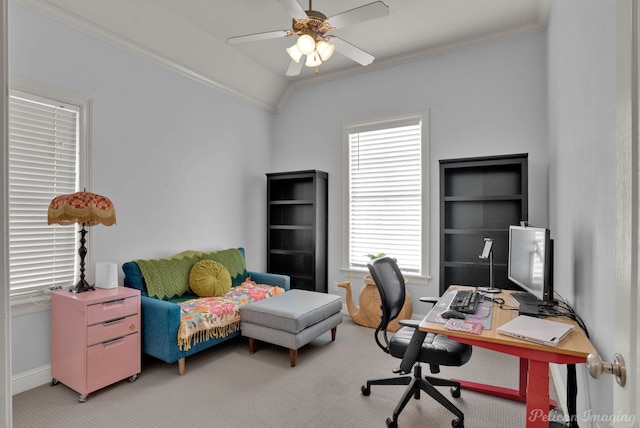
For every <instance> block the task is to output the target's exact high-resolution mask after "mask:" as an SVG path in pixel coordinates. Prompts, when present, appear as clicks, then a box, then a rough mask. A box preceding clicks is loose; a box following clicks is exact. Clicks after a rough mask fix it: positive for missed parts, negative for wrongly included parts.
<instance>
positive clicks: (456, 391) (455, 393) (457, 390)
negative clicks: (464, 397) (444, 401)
mask: <svg viewBox="0 0 640 428" xmlns="http://www.w3.org/2000/svg"><path fill="white" fill-rule="evenodd" d="M451 396H452V397H453V398H460V388H455V387H451Z"/></svg>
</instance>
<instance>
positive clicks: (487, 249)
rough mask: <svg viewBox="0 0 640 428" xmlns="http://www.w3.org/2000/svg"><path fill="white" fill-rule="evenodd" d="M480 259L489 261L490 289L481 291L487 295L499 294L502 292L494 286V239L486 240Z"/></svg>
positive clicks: (485, 288)
mask: <svg viewBox="0 0 640 428" xmlns="http://www.w3.org/2000/svg"><path fill="white" fill-rule="evenodd" d="M479 257H480V258H481V259H483V260H487V259H489V288H487V287H483V288H480V289H479V290H481V291H484V292H485V293H499V292H500V291H501V290H500V289H499V288H495V287H494V286H493V239H491V238H484V248H483V249H482V254H480V256H479Z"/></svg>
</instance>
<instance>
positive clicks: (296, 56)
mask: <svg viewBox="0 0 640 428" xmlns="http://www.w3.org/2000/svg"><path fill="white" fill-rule="evenodd" d="M287 53H288V54H289V56H290V57H291V59H292V60H294V61H295V62H300V58H302V52H300V49H298V45H297V44H294V45H293V46H291V47H288V48H287Z"/></svg>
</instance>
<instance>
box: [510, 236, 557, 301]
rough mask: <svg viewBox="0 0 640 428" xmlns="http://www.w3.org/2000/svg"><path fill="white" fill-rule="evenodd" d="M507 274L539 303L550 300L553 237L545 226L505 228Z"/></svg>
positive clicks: (551, 291) (551, 296) (551, 292)
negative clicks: (506, 234) (507, 237)
mask: <svg viewBox="0 0 640 428" xmlns="http://www.w3.org/2000/svg"><path fill="white" fill-rule="evenodd" d="M507 276H508V278H509V279H510V280H511V281H513V282H515V283H516V284H518V285H519V286H520V287H522V288H523V289H524V290H525V291H527V292H528V293H530V294H532V295H533V296H535V297H536V298H537V299H538V300H541V301H542V303H551V302H553V297H554V296H553V240H552V239H551V233H550V231H549V229H546V228H542V227H530V226H510V227H509V265H508V275H507Z"/></svg>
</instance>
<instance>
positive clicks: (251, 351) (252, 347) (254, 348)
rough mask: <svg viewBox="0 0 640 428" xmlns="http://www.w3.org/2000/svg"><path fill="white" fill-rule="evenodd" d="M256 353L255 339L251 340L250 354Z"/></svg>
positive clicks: (251, 338)
mask: <svg viewBox="0 0 640 428" xmlns="http://www.w3.org/2000/svg"><path fill="white" fill-rule="evenodd" d="M255 352H256V341H255V339H254V338H253V337H250V338H249V353H250V354H253V353H255Z"/></svg>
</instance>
